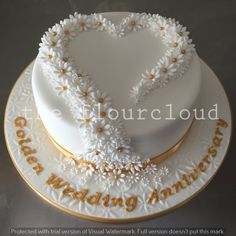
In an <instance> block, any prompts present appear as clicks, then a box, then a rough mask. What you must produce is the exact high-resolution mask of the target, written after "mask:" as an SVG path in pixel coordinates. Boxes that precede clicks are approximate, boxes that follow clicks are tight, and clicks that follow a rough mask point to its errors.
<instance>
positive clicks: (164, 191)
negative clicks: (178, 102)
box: [4, 61, 232, 223]
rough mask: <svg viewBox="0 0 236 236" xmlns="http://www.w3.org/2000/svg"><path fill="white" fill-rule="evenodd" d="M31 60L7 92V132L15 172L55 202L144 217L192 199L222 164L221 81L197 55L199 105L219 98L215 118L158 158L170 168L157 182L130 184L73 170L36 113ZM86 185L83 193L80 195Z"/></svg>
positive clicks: (70, 208)
mask: <svg viewBox="0 0 236 236" xmlns="http://www.w3.org/2000/svg"><path fill="white" fill-rule="evenodd" d="M33 63H34V62H32V63H31V64H30V65H29V66H27V68H26V69H25V70H24V71H23V72H22V74H21V75H20V77H19V78H18V79H17V81H16V83H15V85H14V87H13V89H12V91H11V94H10V96H9V99H8V103H7V107H6V111H5V124H4V130H5V138H6V143H7V147H8V151H9V154H10V157H11V159H12V161H13V164H14V165H15V167H16V169H17V170H18V172H19V174H20V175H21V176H22V178H23V179H24V180H25V181H26V182H27V183H28V185H29V186H30V187H31V188H32V189H33V190H34V191H35V192H36V193H37V194H39V196H41V197H42V198H43V199H45V200H46V201H47V202H49V203H50V204H52V205H54V206H55V207H58V208H60V209H61V210H63V211H65V212H68V213H70V214H72V215H75V216H78V217H81V218H85V219H89V220H94V221H99V222H113V223H127V222H135V221H141V220H146V219H149V218H152V217H156V216H159V215H162V214H164V213H167V212H169V211H172V210H174V209H176V208H177V207H179V206H181V205H183V204H184V203H186V202H188V201H189V200H191V199H192V198H193V197H195V196H196V195H197V194H198V193H199V192H201V191H202V190H203V189H204V188H205V187H206V186H207V185H208V183H209V182H210V181H211V179H212V178H213V177H214V175H215V174H216V172H217V171H218V169H219V167H220V166H221V164H222V162H223V160H224V158H225V156H226V153H227V150H228V147H229V143H230V137H231V129H232V127H231V120H232V118H231V111H230V106H229V102H228V99H227V96H226V93H225V91H224V89H223V87H222V85H221V84H220V82H219V80H218V78H217V76H216V75H215V74H214V73H213V71H212V70H211V69H210V68H209V67H208V66H207V65H206V63H205V62H203V61H201V68H202V76H203V79H202V81H203V83H202V91H201V94H200V99H199V106H201V107H203V108H205V109H210V108H212V105H214V104H218V113H219V120H209V119H207V120H195V121H194V123H193V125H192V128H191V130H190V131H189V134H188V136H187V137H186V139H185V140H184V142H183V143H182V145H181V147H180V148H179V149H178V150H177V151H176V152H175V153H174V154H172V155H171V156H170V157H169V158H168V159H166V160H164V161H163V162H161V163H159V164H158V166H159V168H160V169H161V168H168V170H169V173H168V174H167V175H166V176H164V177H162V178H161V180H160V183H159V184H157V185H156V184H155V186H154V185H153V184H152V183H150V184H149V185H145V186H144V185H142V184H134V185H132V187H129V188H127V187H126V186H118V187H110V188H109V186H107V185H106V184H104V185H102V184H101V185H97V184H96V183H95V181H93V179H92V178H90V179H89V180H87V182H86V183H85V182H84V179H83V180H82V179H79V178H78V177H77V176H76V172H75V171H72V170H73V168H74V163H72V162H71V161H70V159H69V158H68V157H65V156H64V155H63V154H62V153H61V152H59V151H58V149H57V148H56V147H55V146H54V145H53V143H52V142H51V140H50V138H49V137H48V135H47V132H46V130H45V129H44V127H43V124H42V122H41V120H40V117H39V116H38V114H37V110H36V107H35V104H34V98H33V93H32V88H31V73H32V68H33ZM58 128H60V127H58ZM213 156H214V157H213ZM153 175H154V176H153V177H155V173H154V174H153ZM156 177H158V176H156ZM86 191H87V195H86V197H85V198H81V196H82V195H83V193H85V192H86ZM108 196H109V197H108ZM108 198H109V200H108ZM112 198H113V199H116V201H117V202H116V204H114V202H112ZM104 199H105V200H104ZM117 199H121V200H117ZM150 199H151V200H150Z"/></svg>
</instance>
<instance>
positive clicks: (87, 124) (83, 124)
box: [75, 109, 93, 128]
mask: <svg viewBox="0 0 236 236" xmlns="http://www.w3.org/2000/svg"><path fill="white" fill-rule="evenodd" d="M75 118H76V121H77V122H78V123H79V128H91V127H92V122H93V121H92V119H93V115H92V113H91V112H90V111H88V110H85V109H83V111H81V112H78V114H77V115H76V117H75Z"/></svg>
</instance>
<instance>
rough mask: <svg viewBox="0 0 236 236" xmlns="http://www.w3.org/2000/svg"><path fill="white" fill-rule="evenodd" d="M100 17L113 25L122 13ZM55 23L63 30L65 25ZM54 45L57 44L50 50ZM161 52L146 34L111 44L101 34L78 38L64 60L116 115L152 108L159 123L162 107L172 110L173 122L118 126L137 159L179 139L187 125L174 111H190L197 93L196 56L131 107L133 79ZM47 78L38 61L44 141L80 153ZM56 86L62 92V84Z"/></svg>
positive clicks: (36, 85)
mask: <svg viewBox="0 0 236 236" xmlns="http://www.w3.org/2000/svg"><path fill="white" fill-rule="evenodd" d="M103 15H104V16H105V17H106V18H107V19H110V20H111V21H112V22H114V23H115V24H116V23H117V21H119V20H121V19H122V17H124V16H127V15H128V13H104V14H103ZM71 19H73V18H71ZM102 19H104V18H102ZM83 20H84V19H83ZM61 23H62V24H64V25H66V24H67V22H66V21H63V22H61ZM82 25H83V24H82ZM55 27H56V26H55ZM86 27H87V26H86ZM110 28H112V27H110ZM86 29H87V28H86ZM55 30H57V31H60V28H59V27H57V28H56V29H55ZM69 30H70V32H72V33H71V34H72V36H73V35H74V29H71V28H69ZM81 30H82V29H81ZM43 41H44V42H43V43H44V44H50V42H48V41H45V40H43ZM60 45H61V41H60V40H59V41H58V45H56V47H57V46H58V47H60ZM165 50H166V46H165V45H164V44H163V43H162V42H161V39H160V38H158V37H154V36H153V34H151V33H150V32H147V30H146V29H143V30H141V31H140V32H138V33H136V32H131V33H128V34H127V35H126V36H125V37H122V38H115V39H113V38H112V37H111V36H110V35H108V34H105V33H103V32H96V31H89V32H83V33H80V34H79V35H78V36H77V37H76V38H75V39H73V41H72V42H71V43H70V44H69V53H68V54H69V55H72V58H73V59H74V60H75V61H76V62H77V63H78V64H79V66H80V68H81V69H83V70H84V71H86V72H89V74H90V76H91V77H92V78H93V80H94V81H95V83H96V85H98V88H99V89H101V91H105V92H106V93H108V94H109V95H110V96H111V97H112V100H113V104H114V106H115V108H117V109H118V110H119V109H129V108H135V109H138V108H145V109H147V110H148V111H151V110H152V109H154V108H158V109H160V110H161V111H162V116H163V117H168V115H167V113H168V111H167V110H168V109H167V108H166V104H170V103H171V104H172V107H173V111H172V114H173V116H174V117H177V119H176V120H168V121H167V120H164V119H162V120H159V121H156V120H153V119H151V118H150V117H148V118H147V119H146V120H145V121H140V120H132V121H126V120H123V121H122V122H123V123H124V126H125V130H126V132H127V136H128V137H131V144H132V146H133V147H134V150H135V152H138V153H141V154H142V157H143V158H147V157H148V158H150V157H152V156H153V155H158V154H160V153H162V152H164V151H165V150H167V149H168V148H170V147H171V146H173V145H174V144H175V143H176V142H177V141H178V140H179V139H180V138H181V137H182V135H183V134H184V133H185V132H186V130H187V129H188V127H189V126H190V124H191V122H192V120H191V119H190V120H189V121H183V120H180V119H179V115H178V114H179V111H180V110H181V109H183V108H186V109H192V108H194V107H195V105H196V101H197V97H198V94H199V91H200V84H201V71H200V66H199V61H198V56H197V54H195V55H194V57H193V59H192V60H191V62H190V65H189V68H188V70H187V71H185V73H184V75H183V76H182V77H181V79H179V80H176V81H172V82H171V83H169V84H168V86H166V87H165V88H162V89H159V90H156V91H153V92H152V93H150V94H149V95H148V96H147V97H145V100H143V101H142V103H140V104H138V105H136V106H135V105H134V104H133V103H132V100H131V99H130V97H129V95H130V93H129V91H130V88H131V87H132V85H133V84H135V81H137V78H138V75H140V74H141V73H142V71H145V69H146V68H151V66H154V65H155V63H156V62H157V60H158V59H160V58H161V56H162V55H163V54H164V53H165ZM101 57H102V59H101ZM60 69H61V67H60ZM64 69H65V70H66V71H67V72H68V73H69V74H68V76H71V68H69V67H66V68H64ZM54 72H55V75H57V74H58V75H60V71H57V70H55V71H54ZM47 76H48V74H47V73H45V70H44V69H43V68H42V62H41V59H40V58H39V57H38V58H37V60H36V63H35V66H34V71H33V91H34V96H35V101H36V104H37V108H38V111H39V114H40V116H41V118H42V121H43V123H44V125H45V127H46V128H47V130H48V131H49V133H50V135H51V136H52V137H53V138H54V139H55V140H56V141H57V142H58V143H59V144H60V145H61V146H63V147H64V148H65V149H67V150H68V151H70V152H72V153H78V152H79V153H81V152H85V151H86V148H85V145H84V143H83V137H82V136H81V133H79V132H78V124H77V123H76V122H75V121H74V118H73V117H72V114H71V112H70V109H69V108H68V106H67V104H66V103H65V101H64V99H63V98H62V97H58V96H57V94H56V93H55V91H53V89H52V88H51V86H50V83H49V82H48V80H47ZM137 82H138V81H137ZM60 83H61V84H62V85H66V86H68V84H66V83H67V82H66V81H63V78H62V79H61V80H60ZM59 92H60V89H59ZM52 109H59V110H60V111H61V112H62V115H61V118H60V119H58V118H55V116H54V115H52Z"/></svg>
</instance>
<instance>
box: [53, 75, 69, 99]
mask: <svg viewBox="0 0 236 236" xmlns="http://www.w3.org/2000/svg"><path fill="white" fill-rule="evenodd" d="M69 88H70V85H69V83H68V81H67V80H66V79H64V78H60V79H59V80H58V81H57V82H56V86H55V90H56V92H57V95H62V94H63V93H67V92H68V90H69Z"/></svg>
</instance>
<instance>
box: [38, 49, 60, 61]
mask: <svg viewBox="0 0 236 236" xmlns="http://www.w3.org/2000/svg"><path fill="white" fill-rule="evenodd" d="M57 56H58V54H57V53H56V52H55V51H54V50H53V49H52V48H44V49H41V50H40V57H41V59H42V60H43V61H44V62H46V63H51V62H52V61H53V60H55V59H56V58H57Z"/></svg>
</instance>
